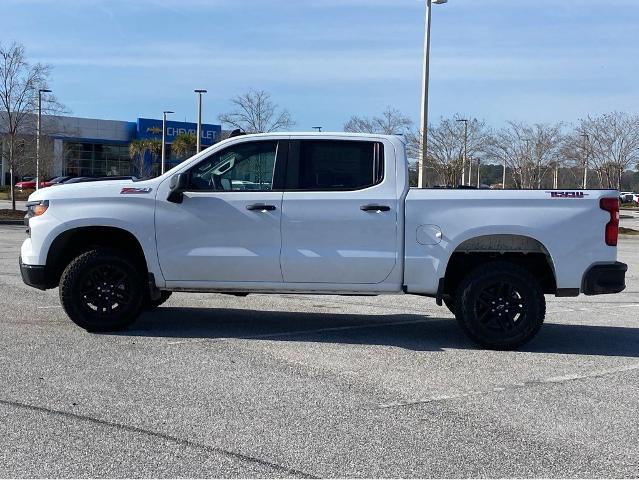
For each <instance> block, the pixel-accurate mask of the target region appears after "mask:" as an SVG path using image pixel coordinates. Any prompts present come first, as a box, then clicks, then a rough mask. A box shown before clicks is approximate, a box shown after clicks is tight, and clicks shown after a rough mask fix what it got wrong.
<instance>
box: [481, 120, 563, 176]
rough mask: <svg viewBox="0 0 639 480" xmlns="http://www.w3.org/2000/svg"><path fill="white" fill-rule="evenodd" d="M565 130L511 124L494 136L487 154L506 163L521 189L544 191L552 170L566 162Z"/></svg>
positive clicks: (556, 125) (537, 125) (543, 126)
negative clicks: (564, 152) (564, 159)
mask: <svg viewBox="0 0 639 480" xmlns="http://www.w3.org/2000/svg"><path fill="white" fill-rule="evenodd" d="M562 129H563V126H562V124H561V123H557V124H552V125H548V124H535V125H528V124H526V123H522V122H508V126H507V127H505V128H503V129H501V130H499V131H498V132H496V133H495V134H494V135H493V136H492V138H491V141H490V143H489V147H488V151H489V152H490V155H491V156H492V158H493V159H496V160H499V161H500V163H502V162H505V163H506V165H507V166H508V167H509V168H510V171H511V173H512V176H513V180H514V182H515V185H516V186H517V187H518V188H541V185H542V180H543V178H544V177H545V176H546V174H547V173H548V172H549V170H550V169H552V168H558V166H559V165H560V164H561V162H562V160H563V156H562V147H563V142H564V136H563V133H562Z"/></svg>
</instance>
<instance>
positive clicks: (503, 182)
mask: <svg viewBox="0 0 639 480" xmlns="http://www.w3.org/2000/svg"><path fill="white" fill-rule="evenodd" d="M501 189H502V190H506V155H504V178H503V179H502V181H501Z"/></svg>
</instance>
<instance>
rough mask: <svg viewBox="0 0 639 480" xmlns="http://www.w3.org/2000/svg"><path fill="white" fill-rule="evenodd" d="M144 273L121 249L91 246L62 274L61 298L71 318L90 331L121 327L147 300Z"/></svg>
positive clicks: (129, 322)
mask: <svg viewBox="0 0 639 480" xmlns="http://www.w3.org/2000/svg"><path fill="white" fill-rule="evenodd" d="M143 286H144V282H143V275H141V273H140V271H139V269H138V268H137V266H136V265H135V262H133V261H132V260H130V259H128V258H127V257H125V256H123V255H122V254H121V253H119V252H115V251H112V250H107V249H96V250H91V251H88V252H86V253H83V254H82V255H80V256H78V257H76V258H75V259H73V260H72V261H71V263H69V265H68V266H67V268H66V269H65V270H64V272H63V273H62V277H61V278H60V301H61V303H62V307H63V308H64V311H65V312H66V313H67V315H68V316H69V318H71V320H72V321H73V322H74V323H75V324H76V325H78V326H80V327H82V328H84V329H86V330H88V331H89V332H110V331H116V330H121V329H123V328H125V327H127V326H128V325H130V324H131V323H133V321H134V320H135V319H136V318H137V316H138V315H139V313H140V310H141V308H142V302H143V301H144V295H145V291H144V288H143Z"/></svg>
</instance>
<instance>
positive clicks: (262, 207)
mask: <svg viewBox="0 0 639 480" xmlns="http://www.w3.org/2000/svg"><path fill="white" fill-rule="evenodd" d="M246 209H247V210H259V211H260V212H266V211H269V212H271V211H273V210H276V207H275V205H264V204H263V203H254V204H253V205H247V206H246Z"/></svg>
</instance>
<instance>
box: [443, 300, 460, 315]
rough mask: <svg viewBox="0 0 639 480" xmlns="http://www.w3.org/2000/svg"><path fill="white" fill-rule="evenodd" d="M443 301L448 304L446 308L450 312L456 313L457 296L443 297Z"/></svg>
mask: <svg viewBox="0 0 639 480" xmlns="http://www.w3.org/2000/svg"><path fill="white" fill-rule="evenodd" d="M442 301H443V302H444V305H446V308H448V310H450V313H452V314H453V315H455V304H456V303H457V302H456V301H455V297H443V298H442Z"/></svg>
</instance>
